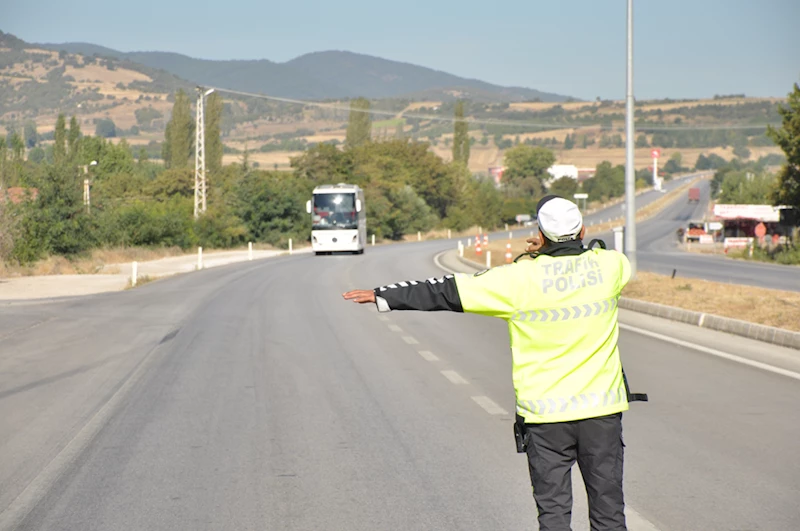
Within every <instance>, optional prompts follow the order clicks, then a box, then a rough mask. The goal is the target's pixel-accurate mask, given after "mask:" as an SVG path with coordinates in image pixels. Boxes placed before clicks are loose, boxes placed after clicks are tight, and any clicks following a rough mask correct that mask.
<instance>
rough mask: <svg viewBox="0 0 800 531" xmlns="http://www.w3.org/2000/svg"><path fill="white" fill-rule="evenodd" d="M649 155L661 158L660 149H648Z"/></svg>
mask: <svg viewBox="0 0 800 531" xmlns="http://www.w3.org/2000/svg"><path fill="white" fill-rule="evenodd" d="M650 156H651V157H653V158H654V159H658V158H661V150H660V149H653V150H650Z"/></svg>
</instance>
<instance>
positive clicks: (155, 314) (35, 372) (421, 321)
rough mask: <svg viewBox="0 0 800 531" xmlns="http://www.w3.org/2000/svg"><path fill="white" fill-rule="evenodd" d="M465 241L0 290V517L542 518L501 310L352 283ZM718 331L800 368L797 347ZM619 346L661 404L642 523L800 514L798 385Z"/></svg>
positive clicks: (291, 525) (704, 356) (648, 341)
mask: <svg viewBox="0 0 800 531" xmlns="http://www.w3.org/2000/svg"><path fill="white" fill-rule="evenodd" d="M449 246H450V245H449V243H448V242H427V243H421V244H416V243H415V244H404V245H395V246H385V247H377V248H370V249H368V250H367V252H366V253H365V254H364V255H362V256H328V257H313V256H294V257H284V258H275V259H271V260H266V261H261V262H248V263H244V264H237V265H231V266H222V267H219V268H215V269H209V270H204V271H200V272H195V273H189V274H186V275H182V276H179V277H176V278H170V279H165V280H160V281H157V282H153V283H150V284H146V285H143V286H141V287H139V288H136V289H135V290H130V291H125V292H120V293H111V294H106V295H100V296H90V297H84V298H80V299H74V300H68V301H57V302H50V303H35V304H30V303H27V304H23V303H20V304H5V305H2V306H0V510H1V511H3V512H2V513H0V530H6V529H26V530H48V531H49V530H75V529H81V530H86V531H88V530H104V531H113V530H123V529H124V530H131V529H147V530H160V529H164V530H167V529H170V530H173V529H192V530H199V529H209V530H220V529H232V530H233V529H236V530H242V529H253V530H256V529H259V530H263V529H276V530H311V529H326V530H338V529H341V530H360V529H364V530H380V529H393V530H394V529H415V530H418V529H436V530H441V529H475V530H486V529H504V530H505V529H509V530H510V529H536V526H535V508H534V505H533V501H532V499H531V494H530V483H529V479H528V477H527V470H526V465H525V461H524V458H523V457H521V456H519V455H517V454H516V453H515V450H514V441H513V437H512V433H511V426H512V416H511V414H509V412H513V391H512V388H511V381H510V359H509V352H508V347H507V332H506V329H505V326H504V323H502V322H501V321H497V320H493V319H489V318H482V317H478V316H471V315H457V314H449V313H429V314H422V313H414V312H394V313H391V314H388V315H379V314H378V313H377V312H376V311H375V309H374V308H372V307H364V306H356V305H354V304H351V303H346V302H344V301H343V300H342V299H341V296H340V294H341V293H342V292H343V291H345V290H347V289H350V288H357V287H367V288H368V287H373V286H376V285H381V284H384V283H386V282H389V281H395V280H401V279H424V278H427V277H430V276H435V275H440V274H441V270H439V269H438V268H437V267H436V266H434V264H433V263H432V260H431V259H432V257H433V256H434V255H435V254H436V253H437V252H438V251H439V250H440V249H443V248H445V247H449ZM630 322H631V323H633V324H634V325H635V326H642V325H643V324H644V325H648V326H655V325H656V324H658V323H660V322H659V321H658V320H655V319H652V318H647V319H646V320H645V322H644V323H640V322H636V317H635V316H631V321H630ZM648 323H649V324H648ZM659 326H661V327H662V328H661V329H660V333H663V334H664V335H665V336H673V337H682V338H691V337H692V334H696V333H697V329H691V330H690V329H689V328H688V327H684V326H683V325H679V324H675V323H660V324H659ZM708 334H710V335H703V336H702V337H701V338H698V339H697V340H698V341H700V342H702V341H712V342H713V345H711V346H715V347H716V348H720V349H725V351H726V352H733V353H739V354H741V355H747V356H755V357H759V356H761V359H766V360H767V361H769V362H771V363H776V364H782V366H784V367H785V368H787V369H789V370H792V371H795V372H797V371H800V363H798V359H797V357H796V354H797V353H796V351H794V352H790V351H784V350H782V349H779V348H776V347H774V346H768V347H766V346H762V345H760V344H757V343H755V342H748V341H746V340H744V341H743V340H742V339H741V338H736V339H734V340H731V339H730V338H727V336H724V337H723V336H721V335H714V334H713V333H708ZM621 345H622V348H623V352H624V360H625V366H626V372H627V373H628V376H629V378H630V380H631V383H632V386H633V388H634V390H636V391H639V390H641V391H646V392H648V393H650V398H651V402H649V403H647V404H634V406H633V408H632V410H631V411H630V412H629V413H628V414H626V415H625V421H624V424H625V440H626V444H627V448H626V451H627V454H626V455H627V461H626V471H625V474H626V476H625V478H626V479H625V480H626V485H627V498H628V503H629V506H628V514H629V521H630V528H631V529H632V530H634V531H636V530H652V529H660V530H686V529H703V530H734V529H736V530H744V529H748V530H773V529H774V530H788V529H797V528H800V511H798V508H797V499H798V496H800V467H798V461H797V458H796V450H797V441H798V440H800V424H798V423H797V422H796V419H797V413H796V406H797V404H798V403H800V381H799V380H797V379H794V378H791V377H788V376H786V375H780V374H774V373H771V372H767V371H764V370H760V369H756V368H753V367H750V366H747V365H742V364H739V363H734V362H731V361H729V360H725V359H720V358H718V357H715V356H712V355H709V354H708V353H706V352H700V351H697V350H694V349H691V348H687V347H684V346H678V345H675V344H672V343H670V342H669V341H666V340H663V339H658V338H654V337H650V336H648V335H646V333H645V332H637V331H632V330H626V331H624V332H623V334H622V337H621ZM585 510H586V509H585V501H584V500H583V499H582V497H581V496H579V495H578V496H576V506H575V514H574V521H575V528H576V529H585V528H586V523H585V522H586V515H585Z"/></svg>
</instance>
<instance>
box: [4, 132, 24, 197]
mask: <svg viewBox="0 0 800 531" xmlns="http://www.w3.org/2000/svg"><path fill="white" fill-rule="evenodd" d="M24 171H25V141H24V140H22V137H21V136H20V135H19V133H14V136H12V137H11V179H10V182H9V183H8V184H9V186H19V185H20V184H22V181H23V180H24Z"/></svg>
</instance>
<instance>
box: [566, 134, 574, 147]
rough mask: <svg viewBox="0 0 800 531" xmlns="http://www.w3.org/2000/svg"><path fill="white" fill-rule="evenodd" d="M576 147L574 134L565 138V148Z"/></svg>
mask: <svg viewBox="0 0 800 531" xmlns="http://www.w3.org/2000/svg"><path fill="white" fill-rule="evenodd" d="M574 147H575V138H574V137H573V135H569V134H568V135H567V136H566V137H565V138H564V149H572V148H574Z"/></svg>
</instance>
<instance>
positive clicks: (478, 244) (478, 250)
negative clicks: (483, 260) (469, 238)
mask: <svg viewBox="0 0 800 531" xmlns="http://www.w3.org/2000/svg"><path fill="white" fill-rule="evenodd" d="M482 252H483V251H482V250H481V241H480V240H475V254H477V255H478V256H480V255H481V254H482Z"/></svg>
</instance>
